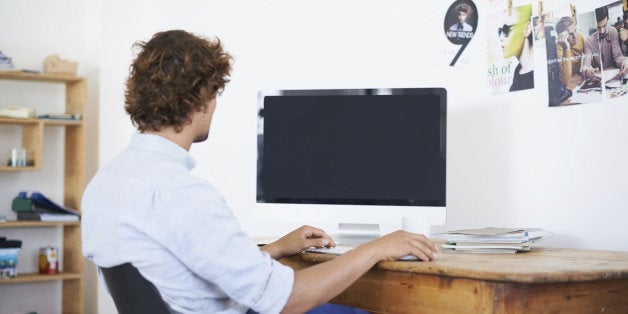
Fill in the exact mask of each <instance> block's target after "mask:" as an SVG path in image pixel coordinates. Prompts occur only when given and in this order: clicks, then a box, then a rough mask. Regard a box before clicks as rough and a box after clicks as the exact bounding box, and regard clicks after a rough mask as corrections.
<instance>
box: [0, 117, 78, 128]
mask: <svg viewBox="0 0 628 314" xmlns="http://www.w3.org/2000/svg"><path fill="white" fill-rule="evenodd" d="M39 123H42V124H43V125H52V126H54V125H65V126H73V125H82V124H83V120H63V119H18V118H4V117H0V124H9V125H11V124H15V125H24V124H39Z"/></svg>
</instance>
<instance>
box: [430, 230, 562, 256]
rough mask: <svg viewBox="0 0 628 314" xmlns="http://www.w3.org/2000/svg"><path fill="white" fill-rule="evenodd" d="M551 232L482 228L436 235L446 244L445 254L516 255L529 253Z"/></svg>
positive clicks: (435, 236)
mask: <svg viewBox="0 0 628 314" xmlns="http://www.w3.org/2000/svg"><path fill="white" fill-rule="evenodd" d="M548 233H549V232H547V231H545V230H543V229H539V228H494V227H488V228H480V229H461V230H453V231H448V232H444V233H439V234H436V235H434V238H440V239H443V240H445V241H446V242H445V243H444V244H443V245H442V246H441V247H442V249H443V252H454V253H516V252H527V251H530V250H531V249H532V247H533V246H534V244H536V243H537V242H539V241H540V240H541V239H543V236H544V235H545V234H548Z"/></svg>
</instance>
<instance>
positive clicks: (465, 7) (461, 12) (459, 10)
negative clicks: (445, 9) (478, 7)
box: [454, 3, 473, 24]
mask: <svg viewBox="0 0 628 314" xmlns="http://www.w3.org/2000/svg"><path fill="white" fill-rule="evenodd" d="M454 11H455V12H456V16H457V17H458V23H460V24H462V23H465V22H466V20H467V19H468V18H470V17H471V15H472V14H473V8H471V6H470V5H469V4H468V3H460V4H458V5H456V7H455V8H454Z"/></svg>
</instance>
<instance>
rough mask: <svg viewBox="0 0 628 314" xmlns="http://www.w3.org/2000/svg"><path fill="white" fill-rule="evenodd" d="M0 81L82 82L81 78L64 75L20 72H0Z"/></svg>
mask: <svg viewBox="0 0 628 314" xmlns="http://www.w3.org/2000/svg"><path fill="white" fill-rule="evenodd" d="M0 79H3V80H17V81H34V82H59V83H68V82H77V81H80V80H82V78H81V77H79V76H76V75H64V74H38V73H27V72H20V71H0Z"/></svg>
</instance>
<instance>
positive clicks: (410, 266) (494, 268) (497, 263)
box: [301, 248, 628, 283]
mask: <svg viewBox="0 0 628 314" xmlns="http://www.w3.org/2000/svg"><path fill="white" fill-rule="evenodd" d="M334 257H335V256H334V255H329V254H319V253H302V254H301V259H303V260H304V261H306V262H315V263H317V262H323V261H327V260H329V259H332V258H334ZM375 269H381V270H394V271H401V272H411V273H417V274H428V275H441V276H451V277H457V278H469V279H481V280H489V281H502V282H514V283H558V282H572V281H595V280H608V279H628V252H614V251H592V250H578V249H551V248H534V249H533V250H532V251H530V252H522V253H516V254H462V253H440V254H439V255H438V258H437V259H436V260H435V261H432V262H416V261H407V262H405V261H382V262H379V263H378V264H377V265H376V267H375Z"/></svg>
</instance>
